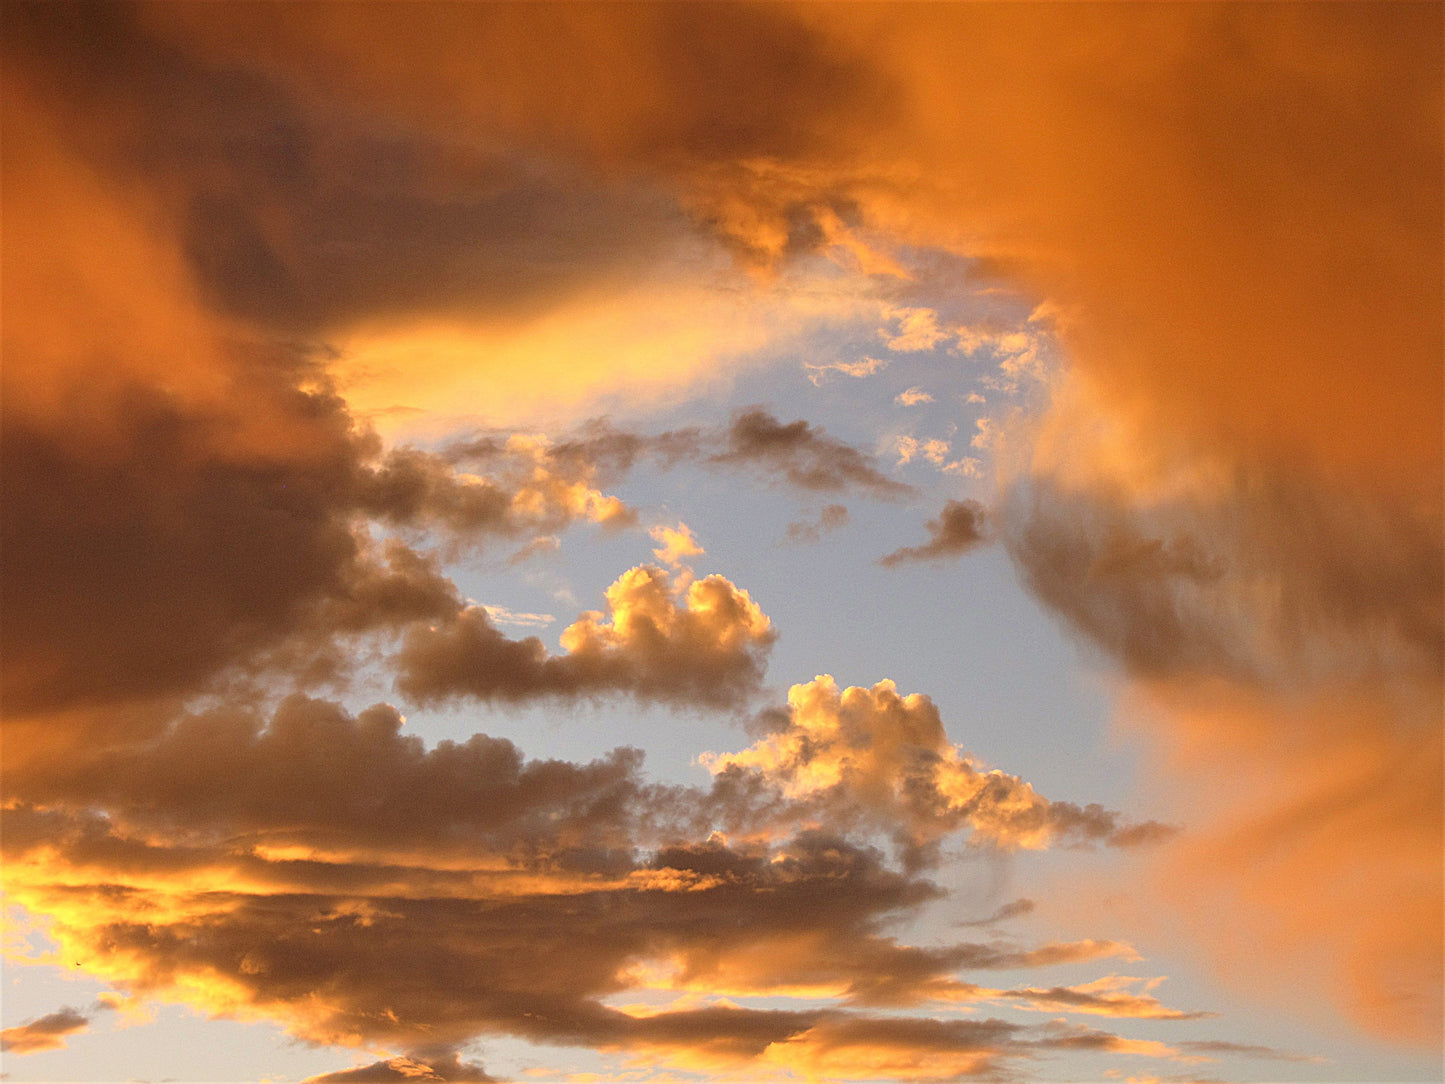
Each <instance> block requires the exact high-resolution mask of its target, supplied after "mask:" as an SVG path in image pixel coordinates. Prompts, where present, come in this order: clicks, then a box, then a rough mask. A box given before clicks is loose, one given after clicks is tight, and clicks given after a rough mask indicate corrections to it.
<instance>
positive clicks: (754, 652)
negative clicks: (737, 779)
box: [396, 566, 775, 706]
mask: <svg viewBox="0 0 1445 1084" xmlns="http://www.w3.org/2000/svg"><path fill="white" fill-rule="evenodd" d="M685 580H686V578H685V577H681V578H680V579H679V582H677V583H674V582H673V581H672V580H671V579H670V578H669V575H668V573H667V572H665V571H664V570H662V569H660V568H656V567H650V566H641V567H638V568H634V569H632V570H631V571H629V572H627V573H625V574H624V575H622V576H621V577H620V578H619V579H618V580H617V581H616V582H615V583H613V584H612V586H611V587H609V588H608V589H607V593H606V598H607V613H606V614H603V613H601V612H589V613H586V614H583V615H582V616H581V617H579V618H578V619H577V621H575V622H574V623H573V624H572V625H570V626H569V627H568V628H567V629H566V630H565V631H564V632H563V633H562V647H563V654H560V655H551V654H549V653H548V652H547V649H546V648H545V647H544V646H543V644H542V642H541V641H540V640H538V639H537V638H536V637H529V638H528V639H525V640H511V639H508V638H507V637H505V636H504V635H502V633H500V632H499V631H498V630H497V629H496V628H495V627H494V625H493V624H492V622H491V621H490V620H489V619H488V617H487V613H486V610H485V609H483V608H482V607H478V606H471V607H467V608H465V609H463V610H462V611H460V612H459V613H458V614H457V615H456V617H455V618H454V619H453V620H451V621H450V622H447V623H444V624H438V625H432V626H427V627H415V628H413V629H412V630H411V631H409V632H408V633H407V635H406V637H405V639H404V641H403V644H402V648H401V651H400V653H399V655H398V657H397V663H398V677H397V682H396V684H397V688H398V689H399V690H400V691H401V692H402V693H404V694H405V695H406V696H408V697H410V698H411V699H413V700H415V701H417V702H420V703H432V702H435V701H441V700H448V699H454V698H458V697H476V698H478V699H482V700H501V701H519V700H527V699H532V698H536V697H544V696H595V695H601V694H606V693H621V692H626V693H631V694H632V695H634V696H637V697H639V698H641V699H644V700H660V701H667V702H670V703H677V704H708V705H713V706H725V705H731V704H736V703H739V702H740V701H742V700H743V699H745V698H746V697H747V696H748V695H750V694H751V693H752V692H753V691H754V690H755V689H756V688H757V687H758V684H759V682H760V681H761V679H762V672H763V667H764V662H765V658H766V655H767V653H768V650H769V649H770V648H771V646H772V643H773V640H774V638H775V633H774V632H773V629H772V625H771V623H770V622H769V621H768V618H767V616H766V615H765V614H764V613H763V612H762V610H761V609H759V608H758V606H757V604H756V603H754V602H753V600H752V599H751V598H750V597H749V595H748V593H747V592H746V591H744V590H742V589H741V588H738V587H735V586H733V584H731V583H730V582H728V581H727V580H726V579H724V578H723V577H721V576H708V577H706V578H705V579H701V580H698V581H696V582H692V583H687V582H685Z"/></svg>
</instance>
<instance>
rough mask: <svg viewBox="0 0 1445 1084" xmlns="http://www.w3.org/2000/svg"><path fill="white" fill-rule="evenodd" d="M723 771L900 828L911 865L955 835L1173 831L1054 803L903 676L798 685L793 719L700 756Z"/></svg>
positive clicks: (1015, 841) (841, 820)
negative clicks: (1003, 768) (977, 751)
mask: <svg viewBox="0 0 1445 1084" xmlns="http://www.w3.org/2000/svg"><path fill="white" fill-rule="evenodd" d="M699 759H700V761H701V763H703V764H704V765H705V766H706V767H707V768H708V770H709V771H711V772H712V773H713V774H714V775H715V776H719V777H721V778H722V779H724V780H727V779H728V777H729V775H730V773H738V774H741V775H743V776H744V777H747V776H753V775H756V776H761V777H762V778H763V779H766V780H768V781H769V782H770V783H771V784H772V785H773V786H775V787H778V788H780V789H781V791H782V792H783V793H784V794H785V795H786V796H787V797H789V798H791V799H793V800H795V801H799V802H802V803H804V805H805V807H807V808H812V809H815V810H816V812H817V815H818V816H820V817H822V818H824V819H825V821H826V822H827V823H830V824H835V825H846V824H858V823H863V824H867V825H870V826H872V827H875V828H880V829H882V830H884V831H885V832H887V833H888V834H890V835H891V836H892V837H893V838H894V840H895V842H896V843H898V844H899V846H900V847H901V848H902V849H903V852H904V854H905V856H906V857H907V859H908V861H909V862H912V863H919V862H925V861H929V860H931V855H932V852H933V850H934V849H936V847H937V845H938V844H939V843H940V842H941V841H942V840H943V839H944V838H945V837H946V836H947V835H949V834H951V833H954V832H960V831H964V830H967V831H968V832H969V833H970V837H971V838H972V839H973V840H974V841H975V842H978V843H986V844H989V845H992V846H997V847H1001V848H1006V849H1007V848H1016V847H1023V848H1042V847H1046V846H1049V845H1050V844H1052V843H1055V842H1058V841H1069V840H1074V841H1100V842H1108V843H1115V844H1120V845H1128V844H1132V843H1135V842H1145V841H1146V840H1147V839H1149V838H1151V837H1152V838H1163V837H1165V836H1166V835H1167V834H1168V830H1167V829H1164V828H1163V827H1162V826H1159V825H1152V824H1151V825H1148V826H1138V827H1137V828H1132V827H1129V826H1126V825H1124V824H1122V823H1121V822H1120V819H1119V818H1118V815H1117V814H1114V813H1110V812H1107V811H1105V810H1103V809H1102V808H1101V807H1098V806H1090V807H1087V808H1085V809H1080V808H1079V807H1077V806H1075V805H1072V804H1070V803H1067V802H1050V801H1049V800H1048V799H1046V798H1044V797H1043V796H1041V795H1039V794H1037V793H1036V792H1035V791H1034V789H1033V788H1032V787H1031V786H1029V784H1028V783H1026V782H1024V781H1023V780H1021V779H1019V778H1018V777H1016V776H1010V775H1007V774H1005V773H1003V772H1000V771H997V770H992V771H991V770H988V769H986V768H984V767H983V766H982V765H980V764H979V763H978V762H977V761H976V760H974V759H973V758H972V757H970V756H969V755H968V754H966V753H964V752H963V751H962V750H961V749H959V748H958V747H957V746H956V745H953V744H952V743H951V742H950V741H949V740H948V738H947V736H946V735H945V733H944V730H943V723H942V720H941V719H940V717H939V714H938V709H937V708H936V707H935V706H934V705H933V703H932V701H930V700H929V699H928V697H926V696H923V695H921V694H918V693H914V694H911V695H908V696H900V695H899V694H898V692H897V689H896V688H895V686H894V684H893V683H892V682H891V681H882V682H879V683H878V684H877V685H875V686H873V687H872V688H871V689H865V688H860V687H856V686H853V687H849V688H847V689H843V690H839V688H838V687H837V685H836V684H835V683H834V681H833V679H832V678H831V677H829V676H827V675H822V676H819V677H817V678H815V679H814V680H813V681H811V682H809V683H807V684H806V685H795V686H793V687H792V689H790V690H789V692H788V715H787V723H786V725H785V726H783V727H782V728H781V729H778V730H777V731H775V732H774V733H771V734H769V735H767V736H766V737H764V738H762V739H760V740H759V741H758V742H757V743H755V744H754V745H752V746H751V747H749V748H748V749H745V750H743V751H741V752H738V753H730V754H716V753H707V754H704V755H703V756H702V757H700V758H699Z"/></svg>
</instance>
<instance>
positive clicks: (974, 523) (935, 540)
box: [878, 501, 986, 568]
mask: <svg viewBox="0 0 1445 1084" xmlns="http://www.w3.org/2000/svg"><path fill="white" fill-rule="evenodd" d="M985 516H986V513H985V512H984V509H983V506H982V505H981V504H979V503H978V502H977V501H948V502H947V503H946V504H945V505H944V506H943V512H942V513H941V514H940V515H939V517H938V518H937V519H934V520H929V521H928V534H929V538H928V541H927V542H926V543H924V544H923V545H921V546H905V547H903V548H902V549H898V550H894V551H893V552H892V553H890V554H888V555H886V556H884V557H881V558H879V560H878V563H879V564H880V565H883V566H884V567H885V568H893V567H895V566H897V565H900V564H903V563H905V562H908V561H934V560H939V559H942V558H947V557H956V556H958V555H959V554H963V553H967V552H968V551H969V550H971V549H974V548H975V547H977V546H979V545H982V544H983V542H984V541H985V540H986V535H985V533H984V520H985Z"/></svg>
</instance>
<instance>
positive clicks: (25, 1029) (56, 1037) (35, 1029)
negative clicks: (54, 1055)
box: [0, 1006, 90, 1054]
mask: <svg viewBox="0 0 1445 1084" xmlns="http://www.w3.org/2000/svg"><path fill="white" fill-rule="evenodd" d="M89 1028H90V1017H89V1016H86V1015H85V1014H84V1013H82V1012H80V1010H78V1009H72V1008H70V1007H69V1006H66V1007H65V1008H62V1009H57V1010H56V1011H55V1012H52V1013H46V1014H45V1015H44V1016H41V1017H38V1018H37V1019H35V1020H31V1021H30V1022H29V1023H26V1024H19V1025H17V1026H16V1027H13V1028H6V1029H5V1030H4V1031H0V1050H5V1051H7V1052H9V1053H11V1054H38V1053H40V1052H42V1051H45V1050H63V1049H65V1044H66V1041H67V1040H68V1039H69V1038H70V1036H72V1035H78V1034H80V1033H81V1032H83V1031H87V1030H89Z"/></svg>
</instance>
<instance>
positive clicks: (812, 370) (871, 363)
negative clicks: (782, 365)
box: [803, 357, 888, 388]
mask: <svg viewBox="0 0 1445 1084" xmlns="http://www.w3.org/2000/svg"><path fill="white" fill-rule="evenodd" d="M887 367H888V359H887V358H869V357H865V358H864V359H863V360H862V361H834V362H829V363H827V364H825V365H815V364H813V363H812V362H804V363H803V368H804V369H805V370H807V373H808V380H809V381H810V382H811V383H812V385H813V387H815V388H816V387H821V386H822V383H823V380H824V378H825V377H826V376H827V375H828V374H829V373H841V374H842V375H843V376H851V377H854V378H855V379H861V378H863V377H865V376H872V375H873V374H874V373H876V372H878V371H880V370H882V369H886V368H887Z"/></svg>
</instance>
